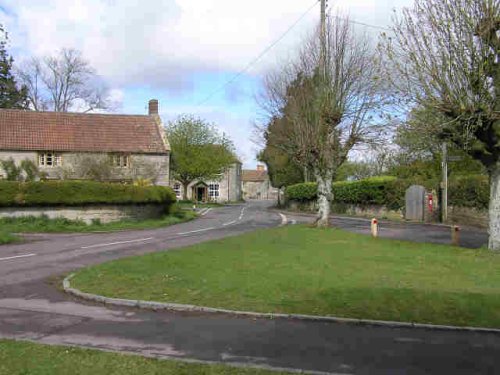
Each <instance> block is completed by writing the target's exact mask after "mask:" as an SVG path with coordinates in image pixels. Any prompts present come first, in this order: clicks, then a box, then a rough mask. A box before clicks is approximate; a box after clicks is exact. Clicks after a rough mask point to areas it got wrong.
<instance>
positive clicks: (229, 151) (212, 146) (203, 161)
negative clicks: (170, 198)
mask: <svg viewBox="0 0 500 375" xmlns="http://www.w3.org/2000/svg"><path fill="white" fill-rule="evenodd" d="M166 131H167V136H168V141H169V143H170V147H171V149H172V166H171V167H172V174H173V177H174V178H175V179H176V180H178V181H179V182H180V183H181V184H182V186H183V199H187V191H188V185H189V184H190V183H191V182H193V181H197V180H218V179H220V175H221V174H222V173H224V171H225V170H226V169H227V168H228V167H229V166H231V164H233V163H235V162H236V157H235V155H234V147H233V144H232V142H231V141H230V140H229V139H228V138H227V137H226V136H225V135H224V134H222V135H221V134H220V133H219V131H218V130H217V128H216V127H215V126H214V125H211V124H209V123H208V122H206V121H204V120H202V119H200V118H196V117H194V116H190V115H183V116H180V117H179V118H178V119H177V120H175V121H172V122H169V123H168V124H167V126H166Z"/></svg>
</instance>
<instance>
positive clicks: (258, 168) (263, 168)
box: [257, 164, 266, 171]
mask: <svg viewBox="0 0 500 375" xmlns="http://www.w3.org/2000/svg"><path fill="white" fill-rule="evenodd" d="M257 170H258V171H265V170H266V169H265V167H264V165H262V164H257Z"/></svg>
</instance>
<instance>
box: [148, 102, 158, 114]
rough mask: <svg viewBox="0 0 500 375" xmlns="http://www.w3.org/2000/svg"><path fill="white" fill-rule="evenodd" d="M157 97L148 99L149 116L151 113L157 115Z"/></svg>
mask: <svg viewBox="0 0 500 375" xmlns="http://www.w3.org/2000/svg"><path fill="white" fill-rule="evenodd" d="M158 106H159V105H158V99H151V100H150V101H149V111H148V113H149V115H150V116H153V115H158Z"/></svg>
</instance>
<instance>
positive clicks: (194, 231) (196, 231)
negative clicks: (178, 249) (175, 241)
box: [178, 227, 217, 236]
mask: <svg viewBox="0 0 500 375" xmlns="http://www.w3.org/2000/svg"><path fill="white" fill-rule="evenodd" d="M214 229H217V228H215V227H210V228H205V229H198V230H191V231H189V232H182V233H178V234H179V235H180V236H183V235H185V234H191V233H199V232H206V231H208V230H214Z"/></svg>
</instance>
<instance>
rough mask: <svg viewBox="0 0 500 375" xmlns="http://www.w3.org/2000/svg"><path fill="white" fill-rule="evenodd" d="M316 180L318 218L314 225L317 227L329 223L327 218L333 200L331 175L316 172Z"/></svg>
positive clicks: (325, 225) (323, 226) (326, 225)
mask: <svg viewBox="0 0 500 375" xmlns="http://www.w3.org/2000/svg"><path fill="white" fill-rule="evenodd" d="M316 181H317V183H318V218H317V219H316V226H317V227H318V228H325V227H328V226H329V224H330V223H329V218H330V210H331V203H332V200H333V193H332V181H333V176H332V175H331V174H329V173H328V174H327V175H326V176H322V175H321V174H319V173H316Z"/></svg>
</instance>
